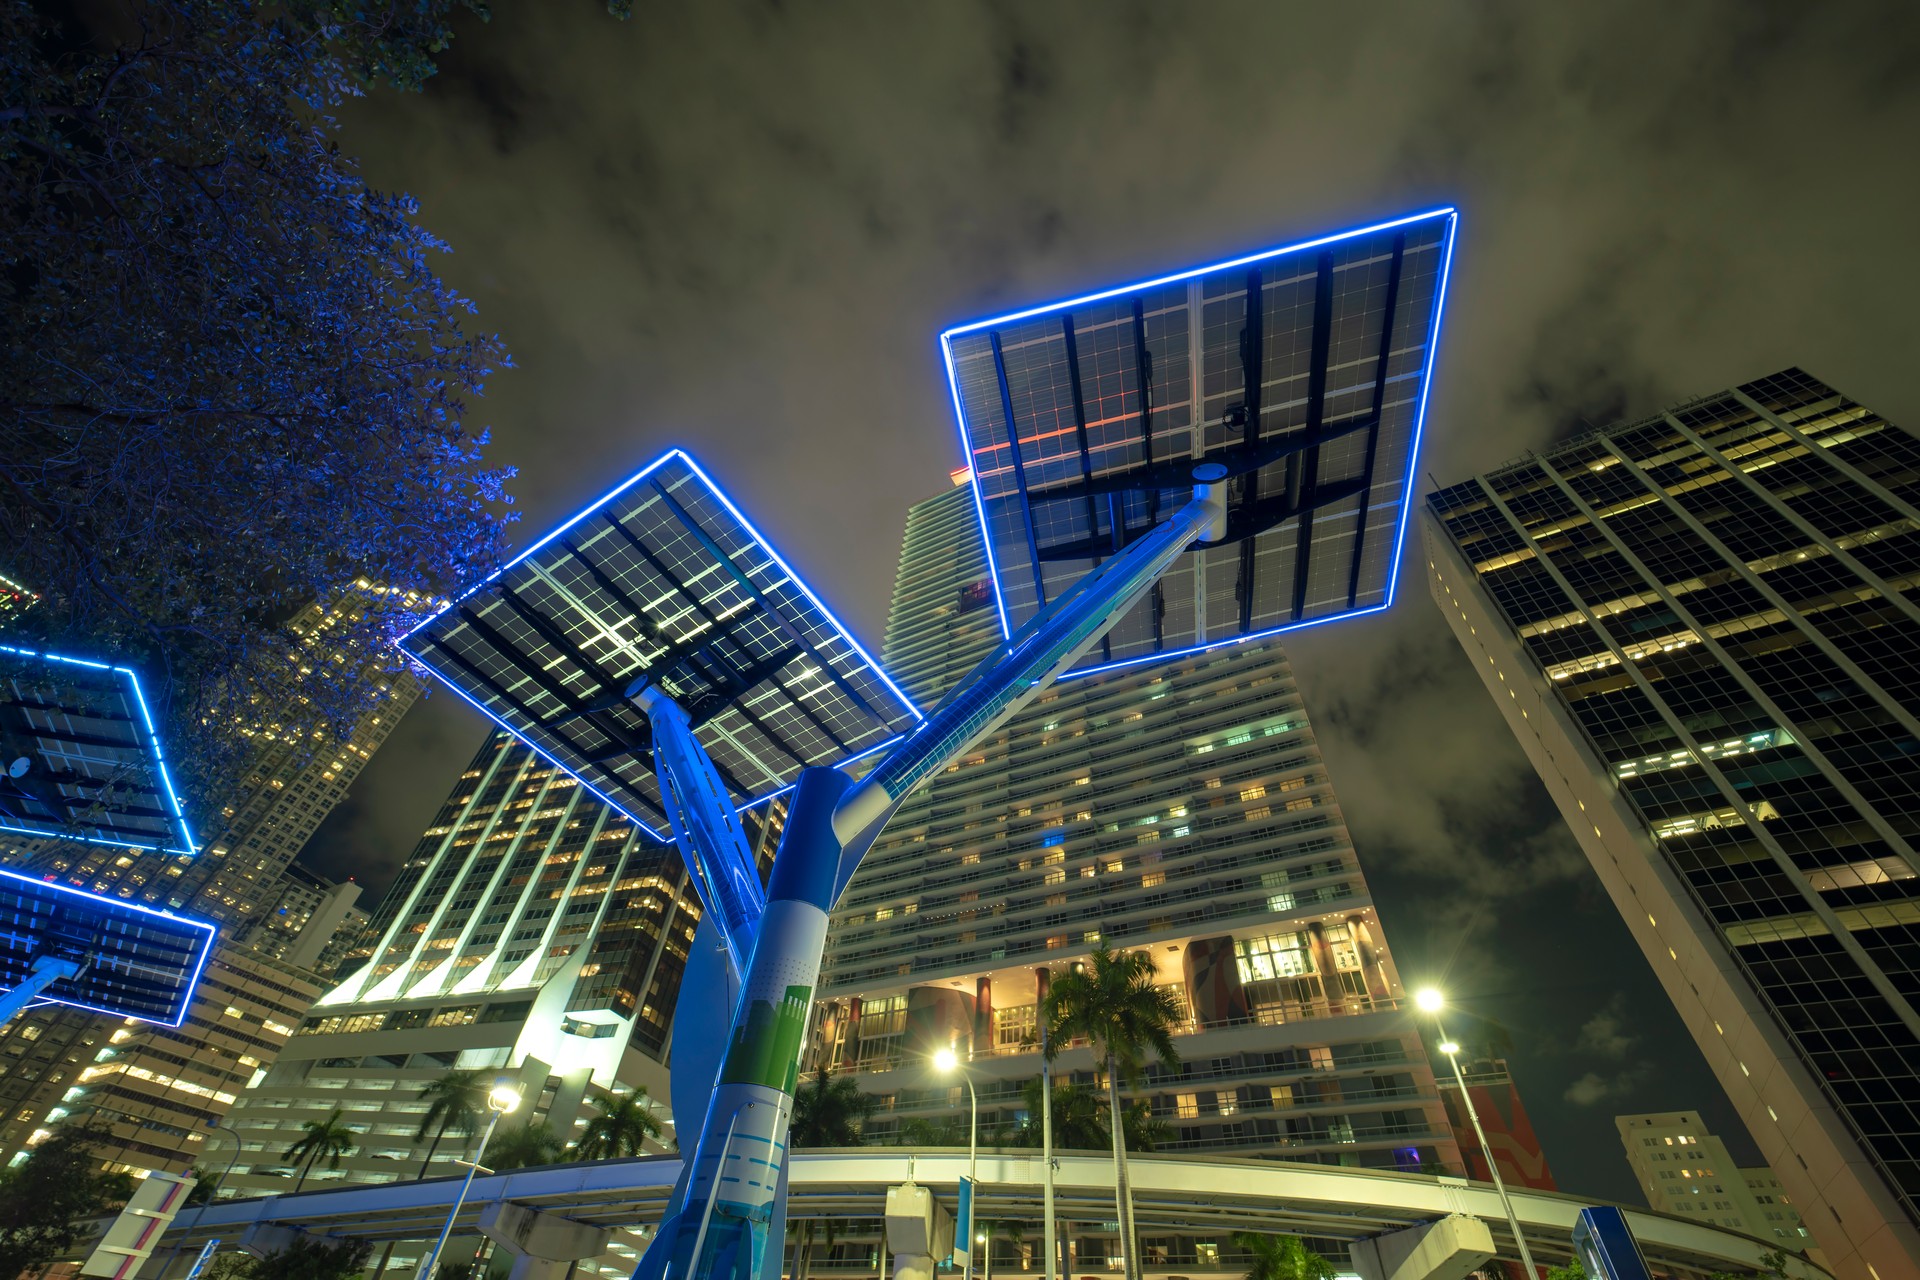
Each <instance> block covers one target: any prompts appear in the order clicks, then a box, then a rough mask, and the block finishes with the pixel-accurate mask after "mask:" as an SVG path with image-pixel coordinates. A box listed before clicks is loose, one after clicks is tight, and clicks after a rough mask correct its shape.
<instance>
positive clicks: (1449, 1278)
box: [1347, 1213, 1493, 1280]
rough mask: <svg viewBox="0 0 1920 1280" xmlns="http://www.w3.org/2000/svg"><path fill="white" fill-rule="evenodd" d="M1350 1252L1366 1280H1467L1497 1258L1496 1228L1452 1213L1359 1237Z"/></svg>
mask: <svg viewBox="0 0 1920 1280" xmlns="http://www.w3.org/2000/svg"><path fill="white" fill-rule="evenodd" d="M1347 1253H1348V1256H1349V1257H1350V1258H1351V1259H1352V1260H1353V1269H1354V1270H1355V1271H1357V1272H1359V1273H1360V1280H1464V1277H1465V1276H1467V1275H1468V1274H1469V1273H1470V1272H1472V1271H1474V1270H1475V1269H1477V1268H1478V1267H1480V1266H1481V1265H1482V1264H1483V1263H1485V1262H1486V1261H1487V1260H1488V1259H1490V1258H1492V1257H1493V1232H1492V1231H1490V1230H1488V1229H1487V1224H1486V1223H1484V1222H1482V1221H1481V1220H1480V1219H1478V1218H1473V1217H1468V1216H1467V1215H1466V1214H1464V1213H1450V1214H1448V1215H1447V1216H1446V1217H1444V1218H1441V1219H1439V1220H1438V1221H1436V1222H1423V1223H1421V1224H1420V1225H1419V1226H1417V1227H1406V1228H1403V1229H1402V1230H1399V1231H1390V1232H1388V1233H1387V1234H1386V1235H1383V1236H1375V1237H1374V1238H1373V1239H1371V1240H1359V1241H1355V1242H1354V1243H1353V1244H1351V1245H1349V1246H1348V1247H1347Z"/></svg>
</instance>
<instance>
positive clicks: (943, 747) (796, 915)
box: [423, 463, 1226, 1280]
mask: <svg viewBox="0 0 1920 1280" xmlns="http://www.w3.org/2000/svg"><path fill="white" fill-rule="evenodd" d="M1194 479H1195V482H1196V483H1195V488H1194V498H1193V501H1192V502H1189V503H1188V504H1187V505H1186V506H1184V507H1182V508H1181V509H1180V510H1179V511H1178V512H1177V513H1175V514H1174V515H1173V516H1172V517H1171V518H1169V519H1168V520H1167V521H1166V522H1165V523H1164V524H1162V525H1161V526H1159V527H1158V528H1156V529H1154V530H1153V531H1152V532H1150V533H1148V534H1147V535H1146V536H1144V537H1142V538H1140V539H1139V540H1137V541H1136V542H1134V543H1133V544H1132V545H1130V546H1128V547H1127V548H1126V549H1125V550H1124V551H1122V552H1121V553H1120V554H1119V555H1117V556H1114V557H1113V558H1112V559H1110V560H1108V561H1107V562H1106V563H1105V564H1103V565H1101V566H1100V567H1099V568H1097V569H1095V570H1093V571H1092V572H1090V573H1088V574H1087V575H1086V576H1085V577H1084V578H1082V579H1081V580H1080V581H1079V582H1078V583H1076V584H1075V585H1074V586H1073V587H1072V588H1071V589H1070V590H1068V591H1067V592H1066V593H1065V594H1063V595H1061V596H1060V597H1059V598H1058V599H1056V600H1055V601H1054V602H1053V603H1052V604H1051V605H1049V606H1048V607H1047V608H1046V609H1045V610H1043V611H1042V612H1041V613H1040V614H1039V615H1038V616H1037V617H1036V618H1034V619H1033V621H1032V622H1030V623H1029V624H1028V625H1027V626H1026V627H1024V628H1023V629H1022V630H1021V632H1020V633H1019V634H1018V635H1016V636H1015V637H1014V638H1013V640H1012V642H1011V643H1010V644H1009V646H1008V649H1007V651H1006V652H1005V653H1002V654H996V655H994V656H993V657H990V658H989V659H988V660H986V661H985V662H983V663H981V664H980V665H979V666H978V667H976V668H975V669H974V671H973V672H972V673H971V674H969V675H968V677H967V678H966V679H965V680H964V681H962V682H961V684H960V686H959V687H958V688H957V689H956V690H955V691H954V693H952V694H951V695H949V696H948V698H947V700H946V702H945V703H943V704H942V705H941V706H940V707H939V708H937V709H936V710H935V711H934V713H933V714H932V715H930V716H929V717H927V719H926V720H924V721H922V722H921V724H920V726H919V728H917V729H916V730H915V731H914V732H913V734H912V735H911V736H909V737H908V738H907V739H906V741H904V742H902V743H901V744H899V745H898V746H896V747H895V748H894V749H893V751H892V752H891V753H890V754H889V755H888V756H887V758H886V759H885V760H883V761H882V762H881V763H880V764H879V765H878V766H877V767H876V768H875V769H874V770H873V772H872V773H870V774H868V775H867V777H866V778H865V779H864V780H863V781H861V782H858V783H856V782H854V781H853V780H852V779H851V778H849V777H848V776H847V775H846V774H844V773H842V772H840V771H839V770H838V769H825V768H813V769H806V770H804V771H802V773H801V774H800V779H799V781H798V783H797V784H796V785H795V787H794V791H793V800H792V807H791V809H790V811H789V813H788V815H787V822H786V827H785V829H784V830H783V831H782V832H781V836H780V848H779V851H778V852H777V853H776V854H775V856H774V861H773V877H772V880H771V882H770V883H769V884H768V885H767V890H766V897H765V908H764V910H763V911H761V912H760V913H759V916H758V922H757V927H755V928H751V929H749V927H748V926H749V923H750V920H751V917H752V914H753V913H752V907H751V901H750V894H749V893H748V892H747V890H746V886H745V884H744V882H743V881H742V880H741V879H740V877H739V876H738V874H737V868H738V866H739V865H740V864H739V861H738V855H737V854H735V853H734V852H733V850H735V849H739V850H744V849H745V847H746V842H745V838H744V836H740V837H738V839H737V840H736V838H735V833H736V832H737V830H738V823H737V820H736V821H734V822H733V826H732V828H731V829H728V828H727V827H726V824H725V821H724V820H722V819H721V818H720V816H719V811H720V810H724V809H730V808H731V806H729V805H728V804H727V803H726V792H725V790H724V789H723V788H721V787H720V786H719V785H718V782H717V780H716V779H714V778H713V767H712V763H711V762H710V761H708V760H707V759H706V756H705V752H704V751H702V750H701V748H700V744H699V742H698V741H697V740H695V739H694V737H693V735H692V733H691V731H690V730H689V729H688V728H687V724H686V717H685V716H684V715H683V714H678V712H679V708H677V707H675V706H674V705H673V703H672V702H671V700H670V699H668V698H666V697H664V696H663V695H662V694H661V693H660V692H659V691H658V690H654V689H647V688H641V689H636V690H635V692H634V698H635V701H637V702H639V703H640V704H641V705H642V707H643V708H644V709H645V710H646V712H647V715H648V717H649V719H650V721H651V722H652V723H653V724H654V726H655V733H656V736H655V759H656V761H657V762H661V769H660V772H661V774H662V776H663V777H666V778H667V779H668V780H669V784H670V785H669V788H668V795H669V796H670V798H671V801H672V803H670V804H669V806H668V808H669V811H670V812H671V814H672V816H671V821H672V823H673V828H674V832H675V834H676V836H681V837H682V838H683V839H686V840H689V841H690V842H691V847H687V846H683V848H684V849H685V850H686V852H688V853H690V854H691V855H692V856H691V857H690V858H689V862H698V863H701V864H704V865H702V867H701V872H700V874H701V875H702V877H703V881H702V883H703V885H704V887H705V889H706V890H708V891H709V892H711V893H712V895H713V896H712V898H711V899H710V900H708V901H707V906H708V909H709V910H710V911H718V912H719V913H720V914H721V918H719V919H718V920H717V923H718V924H719V925H720V926H721V928H722V930H723V932H727V933H729V934H731V933H732V932H733V931H734V930H738V931H739V932H740V934H741V935H742V936H741V937H740V939H739V940H738V943H737V945H736V943H735V940H734V939H733V938H732V937H731V936H730V937H729V946H730V947H731V948H733V953H734V955H735V956H736V957H740V956H742V955H743V953H748V952H749V951H750V955H748V956H746V958H744V961H743V963H742V964H741V972H742V974H743V979H742V982H741V988H740V996H739V1000H738V1003H737V1004H736V1005H735V1008H734V1011H733V1018H732V1024H731V1027H730V1029H729V1033H728V1041H727V1049H726V1055H725V1058H724V1059H723V1061H722V1064H721V1067H720V1070H719V1074H718V1077H717V1079H716V1080H715V1082H714V1089H713V1094H712V1096H711V1098H710V1099H709V1100H708V1103H707V1112H706V1116H705V1118H704V1120H703V1123H702V1124H701V1128H700V1140H699V1143H698V1145H696V1146H695V1147H694V1149H693V1152H692V1154H691V1156H689V1157H688V1160H689V1163H688V1166H687V1168H686V1170H685V1171H684V1173H683V1174H682V1177H681V1183H680V1187H679V1188H678V1189H677V1190H676V1193H675V1197H674V1201H673V1202H670V1203H669V1204H668V1206H667V1213H666V1215H665V1217H664V1218H663V1220H662V1222H661V1224H660V1231H659V1233H658V1234H657V1235H656V1236H655V1237H654V1239H653V1242H652V1243H651V1244H650V1245H648V1247H647V1252H646V1254H645V1255H644V1256H643V1257H642V1258H641V1261H640V1266H639V1269H638V1270H637V1271H636V1272H635V1273H634V1274H635V1276H636V1278H637V1280H720V1278H724V1280H778V1275H779V1270H780V1262H781V1242H782V1241H783V1240H784V1236H785V1230H786V1223H785V1222H784V1221H783V1220H782V1219H783V1218H784V1213H783V1212H782V1207H781V1206H782V1204H783V1201H782V1200H781V1197H780V1189H781V1187H782V1186H783V1185H784V1182H785V1178H786V1165H787V1130H788V1124H789V1122H790V1121H791V1119H792V1115H793V1092H794V1088H795V1085H796V1083H797V1080H798V1076H799V1069H800V1055H801V1052H802V1050H803V1049H804V1047H805V1044H806V1030H807V1022H808V1019H809V1017H810V1016H811V1013H812V1007H813V992H814V988H815V986H816V985H817V983H818V981H819V976H820V957H821V953H822V951H823V950H824V948H825V944H826V935H827V912H828V911H829V910H831V909H832V907H833V904H834V902H835V900H837V899H838V897H839V895H840V891H841V889H843V888H844V887H845V885H846V882H847V880H848V879H849V878H851V876H852V874H853V871H854V869H855V868H857V867H858V865H859V862H860V858H861V856H862V855H863V854H864V853H865V852H866V850H867V849H868V848H869V847H870V846H871V845H872V843H873V840H874V838H875V837H876V836H877V835H878V834H879V832H880V829H881V828H882V827H883V826H884V825H885V824H886V820H887V818H888V817H889V816H890V815H891V814H892V813H893V811H894V809H895V808H897V807H898V805H899V804H900V802H901V801H902V800H904V799H905V798H906V797H907V795H908V794H909V793H910V792H911V791H912V790H913V789H914V788H915V787H917V786H919V785H920V783H922V782H924V781H926V779H928V778H929V777H932V776H933V775H934V774H936V773H938V772H939V771H940V770H941V769H944V768H945V767H946V765H947V763H948V762H949V761H951V760H952V759H954V758H955V757H956V756H958V755H960V754H961V753H962V752H964V751H966V750H967V749H968V748H969V747H970V746H972V745H973V743H974V742H976V741H978V740H979V739H980V738H982V737H984V736H985V735H986V734H988V733H991V732H992V731H993V730H994V729H995V728H997V727H998V726H999V725H1000V724H1002V723H1004V722H1005V721H1006V719H1007V718H1008V717H1009V716H1011V715H1013V714H1014V713H1015V712H1016V711H1018V710H1019V709H1020V708H1021V707H1023V706H1025V705H1026V704H1027V703H1028V702H1029V701H1031V700H1032V699H1033V698H1034V697H1035V696H1037V695H1038V694H1039V693H1040V691H1041V690H1042V689H1044V688H1046V687H1047V685H1049V684H1050V683H1052V682H1053V680H1054V678H1055V677H1057V676H1058V675H1059V674H1060V673H1061V672H1062V671H1064V670H1066V669H1067V668H1068V667H1069V666H1071V665H1072V664H1073V663H1074V662H1075V661H1077V660H1078V659H1079V657H1080V656H1081V655H1082V654H1084V653H1085V652H1086V651H1087V649H1088V648H1090V647H1091V646H1092V645H1093V644H1094V643H1095V642H1096V641H1098V640H1099V638H1100V636H1101V635H1102V634H1104V633H1105V631H1106V630H1107V628H1108V627H1110V626H1112V625H1113V623H1114V622H1115V621H1116V620H1117V619H1118V618H1119V617H1120V615H1121V614H1123V613H1125V612H1126V610H1127V609H1129V608H1130V607H1132V605H1133V604H1134V603H1135V602H1136V601H1138V600H1139V599H1140V597H1141V596H1142V595H1144V594H1145V593H1146V592H1147V591H1148V590H1149V589H1151V588H1152V586H1153V584H1154V583H1155V582H1156V581H1158V580H1159V578H1160V575H1161V574H1163V573H1165V572H1166V570H1167V568H1168V567H1169V566H1170V565H1172V564H1173V562H1174V561H1175V560H1176V559H1177V558H1178V557H1179V556H1180V554H1181V553H1182V552H1184V551H1185V550H1186V549H1187V548H1188V547H1190V546H1192V545H1193V544H1194V543H1195V542H1196V541H1202V540H1205V541H1220V540H1222V539H1224V538H1225V536H1226V502H1225V493H1224V481H1225V479H1226V469H1225V468H1224V467H1221V466H1219V465H1217V464H1211V463H1203V464H1200V465H1199V466H1196V467H1195V469H1194ZM663 729H664V730H665V732H664V733H663V732H662V730H663ZM746 865H747V867H748V869H749V870H751V863H750V861H749V862H748V863H747V864H746ZM730 880H731V883H729V881H730ZM755 884H756V885H757V877H756V878H755ZM736 890H737V893H736V892H735V891H736ZM730 893H731V894H734V896H733V897H732V898H730V897H729V894H730ZM749 937H750V938H751V946H750V948H749V946H748V938H749ZM683 1012H684V1011H683ZM696 1034H697V1033H696ZM968 1243H969V1244H971V1241H969V1242H968ZM423 1280H428V1278H425V1277H423Z"/></svg>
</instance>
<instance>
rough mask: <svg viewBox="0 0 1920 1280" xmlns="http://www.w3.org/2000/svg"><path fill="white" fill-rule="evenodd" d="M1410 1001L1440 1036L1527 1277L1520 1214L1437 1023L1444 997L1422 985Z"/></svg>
mask: <svg viewBox="0 0 1920 1280" xmlns="http://www.w3.org/2000/svg"><path fill="white" fill-rule="evenodd" d="M1413 1003H1414V1004H1415V1005H1416V1006H1417V1007H1418V1008H1419V1010H1420V1012H1422V1013H1427V1014H1432V1015H1433V1029H1434V1030H1435V1031H1436V1032H1438V1033H1439V1035H1440V1052H1442V1053H1444V1054H1446V1055H1447V1061H1448V1062H1451V1063H1452V1064H1453V1080H1454V1083H1455V1084H1457V1085H1459V1086H1460V1101H1462V1102H1463V1103H1465V1104H1466V1107H1467V1119H1469V1120H1471V1121H1473V1132H1474V1133H1475V1134H1476V1135H1477V1136H1478V1137H1479V1139H1480V1154H1481V1155H1483V1156H1485V1157H1486V1158H1487V1172H1488V1173H1490V1174H1492V1175H1493V1189H1494V1190H1495V1191H1497V1192H1499V1193H1500V1206H1501V1208H1503V1209H1505V1210H1506V1211H1507V1225H1508V1226H1509V1227H1512V1228H1513V1242H1514V1243H1515V1244H1516V1245H1518V1246H1519V1247H1520V1263H1521V1265H1522V1266H1524V1267H1525V1268H1526V1269H1527V1276H1528V1278H1529V1280H1531V1278H1532V1277H1534V1276H1537V1275H1539V1274H1540V1273H1539V1272H1538V1271H1536V1270H1534V1267H1533V1254H1532V1252H1531V1251H1530V1250H1528V1248H1527V1237H1526V1235H1525V1234H1524V1233H1522V1232H1521V1230H1520V1217H1519V1215H1518V1214H1516V1213H1514V1211H1513V1201H1512V1200H1510V1199H1508V1198H1507V1184H1506V1183H1505V1182H1502V1181H1501V1180H1500V1166H1499V1165H1497V1164H1495V1163H1494V1162H1493V1147H1492V1146H1491V1145H1489V1144H1488V1142H1487V1131H1486V1130H1485V1129H1483V1128H1481V1127H1480V1113H1479V1112H1478V1111H1477V1110H1475V1109H1474V1105H1473V1095H1472V1094H1471V1093H1468V1092H1467V1078H1466V1076H1464V1075H1462V1074H1461V1072H1460V1045H1459V1043H1458V1042H1457V1041H1454V1040H1449V1039H1447V1029H1446V1028H1445V1027H1443V1026H1441V1025H1440V1011H1441V1010H1442V1009H1444V1008H1446V1007H1447V998H1446V997H1445V996H1443V995H1441V994H1440V991H1439V989H1438V988H1435V987H1422V988H1421V989H1420V990H1418V991H1416V992H1414V993H1413Z"/></svg>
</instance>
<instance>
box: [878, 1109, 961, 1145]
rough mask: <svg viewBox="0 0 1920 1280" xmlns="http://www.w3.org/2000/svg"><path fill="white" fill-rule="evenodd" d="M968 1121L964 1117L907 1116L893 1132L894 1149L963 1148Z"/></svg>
mask: <svg viewBox="0 0 1920 1280" xmlns="http://www.w3.org/2000/svg"><path fill="white" fill-rule="evenodd" d="M969 1126H970V1121H969V1120H968V1118H967V1117H966V1116H955V1115H945V1116H908V1117H907V1118H906V1119H905V1120H902V1121H901V1122H900V1127H899V1128H898V1129H896V1130H894V1134H893V1143H892V1145H894V1146H896V1147H964V1146H966V1145H967V1138H968V1136H969Z"/></svg>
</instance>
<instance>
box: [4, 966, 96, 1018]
mask: <svg viewBox="0 0 1920 1280" xmlns="http://www.w3.org/2000/svg"><path fill="white" fill-rule="evenodd" d="M85 967H86V966H85V965H84V964H83V963H82V962H81V961H78V960H66V959H63V958H61V957H60V956H41V957H40V958H39V959H37V960H35V961H34V962H33V967H32V968H31V969H29V970H27V976H26V977H25V978H23V979H22V980H21V982H20V985H19V986H17V987H15V988H14V989H13V990H11V991H9V992H7V993H6V994H5V995H0V1026H4V1025H6V1024H7V1023H9V1022H12V1021H13V1020H14V1018H15V1017H16V1016H18V1014H19V1013H20V1011H21V1010H22V1009H25V1008H26V1007H27V1006H28V1005H30V1004H32V1003H33V1002H34V1001H35V1000H38V999H39V998H40V995H41V993H42V992H44V991H45V990H46V989H47V988H48V987H50V986H52V985H53V984H54V983H56V982H59V981H61V980H62V979H64V978H71V977H75V976H77V975H78V974H79V972H80V970H81V969H83V968H85Z"/></svg>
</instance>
